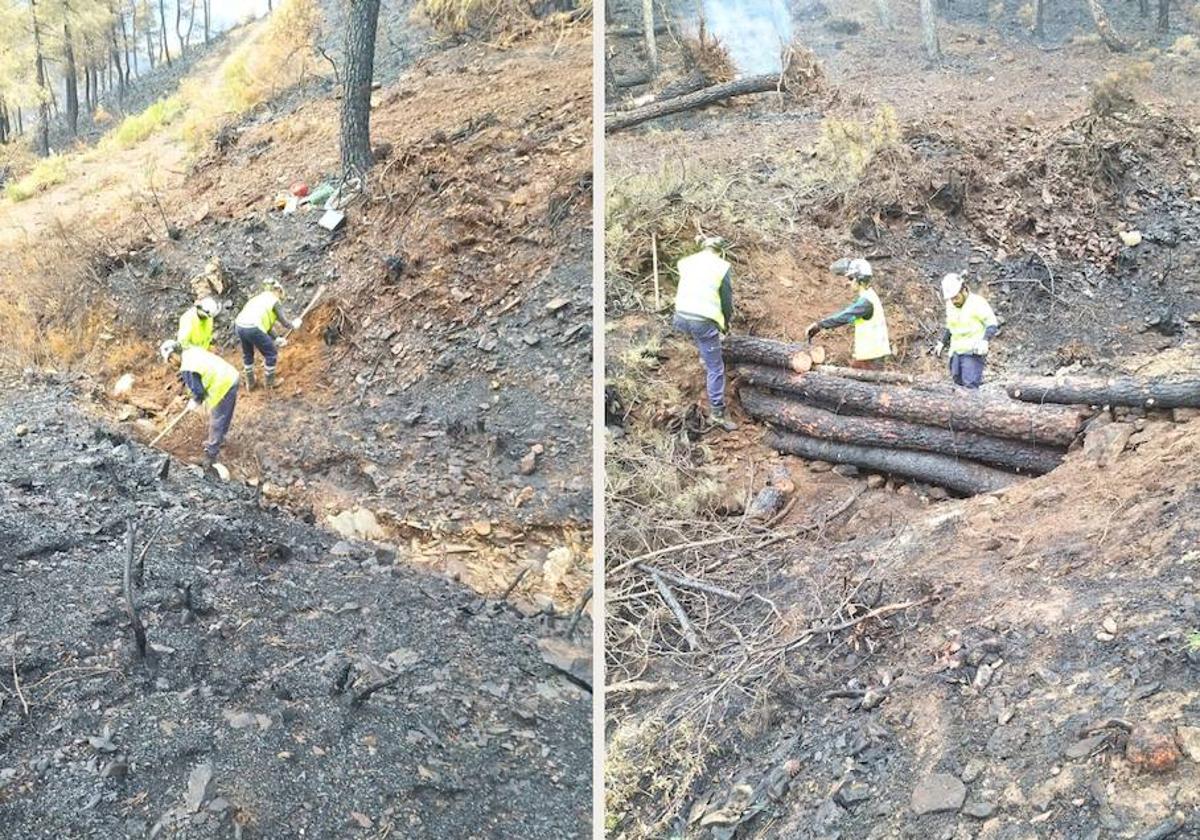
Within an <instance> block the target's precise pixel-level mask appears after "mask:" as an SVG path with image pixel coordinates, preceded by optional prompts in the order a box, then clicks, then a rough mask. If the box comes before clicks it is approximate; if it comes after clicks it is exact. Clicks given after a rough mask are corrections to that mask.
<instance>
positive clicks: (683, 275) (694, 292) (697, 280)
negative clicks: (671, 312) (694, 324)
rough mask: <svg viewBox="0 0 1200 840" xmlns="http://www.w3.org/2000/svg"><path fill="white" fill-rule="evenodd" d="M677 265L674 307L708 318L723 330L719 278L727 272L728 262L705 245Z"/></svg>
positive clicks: (723, 320) (685, 312)
mask: <svg viewBox="0 0 1200 840" xmlns="http://www.w3.org/2000/svg"><path fill="white" fill-rule="evenodd" d="M677 267H678V269H679V288H678V289H677V290H676V292H675V311H676V312H677V313H678V314H680V315H690V316H692V317H694V318H708V319H709V320H710V321H713V322H714V323H716V325H717V326H718V327H719V328H720V329H722V330H724V329H725V313H724V312H723V311H722V310H721V281H722V280H724V279H725V275H726V274H728V273H729V268H730V265H729V263H727V262H725V260H723V259H721V258H720V257H719V256H717V255H716V254H715V253H713V252H712V251H710V250H709V249H707V248H705V249H704V250H703V251H698V252H697V253H695V254H692V255H691V256H690V257H684V258H683V259H681V260H680V261H679V264H678V266H677Z"/></svg>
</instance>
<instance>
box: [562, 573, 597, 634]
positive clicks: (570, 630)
mask: <svg viewBox="0 0 1200 840" xmlns="http://www.w3.org/2000/svg"><path fill="white" fill-rule="evenodd" d="M590 600H592V587H590V586H589V587H588V588H587V589H586V590H585V591H584V593H583V595H581V596H580V598H579V603H578V604H576V605H575V612H574V613H572V614H571V623H570V625H568V627H567V638H568V639H569V638H571V637H572V636H574V635H575V628H576V627H578V626H579V619H581V618H583V610H584V608H585V607H586V606H587V605H588V601H590Z"/></svg>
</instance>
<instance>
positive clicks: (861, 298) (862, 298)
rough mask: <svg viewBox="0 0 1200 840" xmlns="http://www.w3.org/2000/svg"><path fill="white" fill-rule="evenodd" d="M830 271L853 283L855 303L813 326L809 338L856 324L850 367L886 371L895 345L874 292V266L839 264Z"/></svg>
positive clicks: (859, 261) (863, 262) (852, 262)
mask: <svg viewBox="0 0 1200 840" xmlns="http://www.w3.org/2000/svg"><path fill="white" fill-rule="evenodd" d="M829 270H830V271H832V272H833V273H834V274H844V275H845V276H846V277H847V278H848V279H849V281H850V286H851V288H852V289H853V291H854V294H855V298H854V302H853V303H851V304H850V305H849V306H847V307H846V308H845V309H843V310H842V311H841V312H835V313H834V314H833V315H830V316H829V317H827V318H822V319H821V320H820V321H817V322H816V323H814V324H809V325H808V329H806V330H805V331H804V335H805V338H807V339H808V340H809V341H812V340H813V336H815V335H816V334H817V333H819V332H820V331H821V330H831V329H834V328H835V327H841V326H845V325H846V324H853V325H854V348H853V350H852V351H851V360H850V366H851V367H854V368H866V369H873V368H879V367H882V366H883V360H884V359H886V358H887V357H888V356H890V355H892V344H891V340H890V339H889V337H888V327H887V318H886V317H884V314H883V302H882V301H880V300H879V295H877V294H876V293H875V290H874V289H873V288H871V274H872V272H871V264H870V263H869V262H867V261H866V260H864V259H854V260H838V261H837V262H835V263H834V264H833V265H831V266H830V267H829Z"/></svg>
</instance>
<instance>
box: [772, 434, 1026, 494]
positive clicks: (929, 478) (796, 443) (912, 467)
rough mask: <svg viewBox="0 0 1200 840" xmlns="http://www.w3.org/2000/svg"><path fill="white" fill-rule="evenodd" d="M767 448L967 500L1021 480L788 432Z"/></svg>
mask: <svg viewBox="0 0 1200 840" xmlns="http://www.w3.org/2000/svg"><path fill="white" fill-rule="evenodd" d="M767 446H770V447H771V448H772V449H776V450H778V451H780V452H786V453H787V454H789V455H797V456H799V457H801V458H807V459H808V460H810V461H828V462H830V463H833V464H853V465H854V466H856V467H860V468H862V469H866V470H875V471H876V472H883V473H890V474H891V475H898V476H902V477H904V478H909V479H915V480H916V481H923V482H925V483H926V484H936V485H938V486H939V487H945V488H946V489H947V490H953V491H955V492H957V493H963V494H965V495H968V496H973V495H975V494H977V493H990V492H992V491H994V490H1001V489H1003V488H1005V487H1008V486H1009V485H1011V484H1014V483H1016V482H1017V481H1020V480H1021V479H1019V478H1018V477H1017V476H1015V475H1013V474H1012V473H1006V472H1004V471H1002V470H997V469H993V468H991V467H985V466H983V465H982V464H974V463H971V462H970V461H960V460H958V459H956V458H950V457H947V456H946V455H934V454H931V453H929V452H908V451H906V450H903V449H875V448H872V447H870V446H858V445H856V444H853V443H833V442H831V441H827V440H817V439H816V438H811V437H806V436H804V435H797V434H793V433H791V432H771V433H770V434H769V435H767Z"/></svg>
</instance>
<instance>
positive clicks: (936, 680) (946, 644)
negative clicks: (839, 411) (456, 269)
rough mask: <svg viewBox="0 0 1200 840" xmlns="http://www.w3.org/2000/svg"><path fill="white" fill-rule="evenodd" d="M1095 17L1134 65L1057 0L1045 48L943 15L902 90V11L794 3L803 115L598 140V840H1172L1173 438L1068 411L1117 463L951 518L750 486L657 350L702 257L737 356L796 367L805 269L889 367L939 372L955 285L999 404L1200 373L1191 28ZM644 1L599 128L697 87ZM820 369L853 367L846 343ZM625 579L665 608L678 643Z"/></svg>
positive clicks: (1081, 455)
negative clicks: (739, 347) (654, 57)
mask: <svg viewBox="0 0 1200 840" xmlns="http://www.w3.org/2000/svg"><path fill="white" fill-rule="evenodd" d="M1106 5H1107V6H1108V7H1110V8H1109V12H1110V14H1111V15H1112V17H1113V21H1114V25H1116V26H1117V27H1118V28H1119V29H1120V30H1121V31H1122V32H1123V33H1124V34H1126V35H1127V36H1129V37H1130V39H1131V40H1136V41H1137V42H1138V45H1137V47H1136V48H1135V49H1134V50H1133V51H1132V52H1131V53H1129V54H1126V55H1114V54H1112V53H1109V52H1107V51H1106V49H1105V47H1104V46H1103V45H1102V44H1100V43H1099V42H1098V41H1097V40H1096V38H1095V36H1094V35H1093V34H1092V32H1093V30H1092V29H1091V28H1090V22H1088V21H1087V19H1086V11H1085V10H1084V8H1083V7H1082V6H1081V7H1079V9H1075V8H1074V7H1072V8H1068V7H1064V6H1053V5H1048V6H1047V10H1046V12H1047V27H1046V34H1045V35H1044V36H1043V37H1042V38H1040V39H1039V38H1035V37H1033V36H1032V35H1031V34H1030V33H1029V32H1028V29H1027V27H1026V26H1024V25H1021V24H1020V23H1019V21H1020V17H1019V10H1018V9H1017V8H1015V7H1013V4H1008V6H1001V5H996V4H993V5H992V6H986V5H985V4H982V3H975V4H965V5H964V4H961V3H959V4H954V5H953V6H947V7H946V8H945V9H943V10H942V11H941V12H940V14H941V18H940V20H939V31H940V36H941V42H942V48H943V53H944V56H943V60H942V61H941V62H940V63H939V64H937V65H936V66H930V65H929V64H928V63H927V62H926V61H925V60H924V58H923V57H922V55H921V43H920V37H919V30H918V27H917V20H916V10H915V7H914V8H913V9H905V10H900V9H896V10H895V11H896V13H897V20H896V27H895V29H893V30H885V29H884V28H883V27H881V26H880V25H879V24H878V23H877V21H876V17H875V6H874V5H872V4H859V5H852V6H848V7H839V8H838V9H836V10H835V9H833V8H832V7H827V6H826V5H825V4H820V3H812V4H793V5H792V6H791V11H792V17H791V24H792V28H793V29H792V36H793V37H794V39H795V43H796V45H797V46H798V47H799V48H800V49H802V50H807V51H811V53H812V55H813V56H814V57H815V59H816V63H817V66H818V67H819V68H820V70H819V73H818V74H817V76H816V82H815V84H813V85H812V86H810V87H809V88H808V89H806V90H804V91H803V92H801V93H800V94H799V95H778V94H766V95H757V96H745V97H738V98H736V99H733V100H730V101H728V102H727V103H725V104H722V105H717V106H711V107H709V108H707V109H704V110H696V111H688V112H684V113H681V114H674V115H671V116H668V117H666V118H662V119H658V120H655V121H652V122H648V123H645V124H643V125H639V126H636V127H633V128H629V129H625V130H621V131H618V132H614V133H611V134H610V135H609V136H608V143H607V149H606V155H607V159H606V166H607V172H606V177H607V183H606V219H605V225H606V234H607V235H606V249H607V253H606V275H607V278H606V291H607V298H606V300H607V304H606V306H607V312H606V317H607V322H608V327H607V333H606V351H607V360H606V368H607V377H606V397H607V405H606V417H607V423H608V430H607V435H606V440H607V452H608V454H607V463H606V467H607V490H606V509H607V511H608V515H607V516H608V518H607V525H606V561H605V562H606V569H607V580H608V583H607V594H606V598H607V613H608V614H607V617H606V622H607V626H606V657H607V681H608V695H607V697H608V699H607V709H608V711H607V718H606V720H607V724H606V726H607V742H608V746H607V749H608V768H609V769H608V772H607V777H606V795H607V805H608V826H609V831H610V836H613V837H618V838H643V837H660V836H676V837H688V838H693V837H694V838H724V840H730V838H751V837H776V836H787V837H805V838H828V839H831V838H843V839H844V838H851V837H855V838H858V837H864V838H867V837H869V838H876V837H879V838H882V837H917V836H922V837H924V836H932V837H939V838H947V839H948V840H949V838H955V840H957V838H963V840H965V839H966V838H988V839H989V840H995V839H996V838H1005V840H1027V838H1064V840H1065V839H1066V838H1071V839H1072V840H1074V838H1141V837H1143V836H1147V837H1149V836H1156V837H1168V836H1170V837H1178V838H1184V837H1187V838H1196V837H1200V811H1198V808H1200V802H1198V801H1197V800H1196V795H1195V791H1196V789H1197V778H1198V773H1200V765H1198V764H1197V761H1198V760H1200V752H1198V751H1197V748H1196V740H1195V739H1196V737H1197V727H1200V708H1198V705H1197V704H1198V703H1200V662H1198V657H1200V612H1198V611H1197V598H1198V597H1200V588H1198V585H1197V581H1198V580H1200V566H1198V565H1197V564H1198V562H1200V561H1198V559H1197V557H1198V555H1197V554H1196V534H1195V529H1194V528H1193V527H1192V524H1191V520H1192V518H1193V515H1192V513H1191V511H1193V510H1194V509H1195V507H1196V505H1197V504H1198V502H1200V480H1198V479H1200V473H1198V472H1197V469H1198V463H1200V462H1198V460H1197V459H1198V456H1200V452H1197V448H1196V442H1197V439H1198V438H1197V427H1196V420H1195V419H1193V417H1192V414H1191V413H1190V412H1188V411H1180V412H1178V413H1175V414H1173V413H1171V412H1145V411H1141V410H1132V411H1129V412H1126V411H1115V412H1102V411H1100V410H1098V409H1094V410H1093V412H1092V413H1093V414H1094V415H1095V416H1096V419H1095V420H1094V421H1093V423H1094V425H1093V426H1092V430H1093V431H1095V432H1096V439H1097V440H1100V439H1102V438H1103V437H1104V436H1105V435H1106V434H1109V433H1105V432H1104V431H1103V428H1102V427H1104V426H1105V425H1110V426H1111V425H1116V426H1117V429H1116V430H1115V431H1114V432H1113V433H1112V434H1114V435H1115V436H1116V437H1119V438H1120V440H1119V443H1120V445H1119V446H1117V445H1114V446H1113V448H1112V449H1111V450H1110V451H1109V452H1101V451H1099V449H1098V448H1095V447H1093V446H1083V447H1078V446H1077V447H1075V448H1074V449H1073V451H1072V452H1071V453H1070V454H1069V455H1068V457H1067V459H1066V461H1065V462H1064V464H1063V465H1062V466H1060V467H1059V468H1057V469H1055V470H1053V471H1052V472H1050V473H1049V474H1047V475H1044V476H1041V477H1038V478H1034V479H1030V480H1026V481H1022V482H1020V483H1019V484H1017V485H1015V486H1013V487H1011V488H1009V489H1007V490H1005V491H1001V492H998V493H991V494H985V495H982V496H978V497H975V498H972V499H956V498H952V497H951V494H949V493H947V492H946V491H944V490H942V489H940V488H936V487H931V486H927V485H924V484H921V483H919V482H913V481H906V480H901V479H897V478H895V477H891V476H887V475H873V474H867V473H866V472H865V471H858V470H855V469H854V468H849V467H845V466H838V467H835V468H834V469H830V465H829V464H823V463H817V462H813V463H810V462H806V461H804V460H801V459H798V458H794V457H789V456H782V455H780V454H779V453H777V452H775V451H774V450H772V449H770V448H768V447H767V446H766V445H765V444H764V443H763V438H764V434H765V432H766V431H767V429H766V427H765V426H762V425H759V424H756V423H755V422H754V421H753V420H752V419H751V418H749V417H747V416H746V415H745V414H743V413H742V412H741V411H740V409H739V406H738V401H737V391H738V383H737V381H736V378H734V379H733V381H731V383H730V391H731V393H732V394H733V397H732V399H731V405H732V409H733V416H734V418H735V419H736V420H738V421H739V423H740V424H741V428H740V429H739V430H738V431H736V432H734V433H732V434H721V433H719V432H712V431H705V430H703V428H702V425H701V424H700V423H699V422H698V408H699V406H700V404H701V403H702V402H703V393H704V376H703V371H702V369H701V367H700V363H699V360H698V359H697V357H696V352H695V348H694V346H693V345H692V344H691V343H690V342H689V341H688V340H687V339H686V337H681V336H678V335H676V334H674V333H673V332H672V331H671V329H670V322H669V313H670V304H671V298H672V293H673V290H674V282H675V277H674V264H675V261H676V260H678V259H679V257H680V256H681V255H683V254H684V253H686V252H687V251H688V249H689V248H690V247H692V241H693V237H694V235H695V234H696V232H697V230H699V229H702V230H703V231H704V232H705V233H713V234H719V235H721V236H724V237H725V238H727V239H728V240H729V241H730V242H731V246H732V247H731V249H730V255H731V257H730V259H731V261H732V263H733V266H734V268H733V281H734V287H733V290H734V304H735V313H736V314H735V320H734V324H733V332H735V333H746V334H753V335H759V336H764V337H769V338H777V339H785V340H789V341H798V340H802V339H803V333H804V329H805V327H806V325H808V324H809V323H811V322H813V321H815V320H817V319H819V318H821V317H824V316H826V315H828V314H830V313H832V312H834V311H836V310H838V309H840V308H841V307H842V306H844V305H845V304H846V303H847V302H848V301H847V300H845V299H844V298H845V284H844V281H843V280H842V279H841V278H839V277H836V276H834V275H832V274H831V273H830V272H829V270H828V267H829V265H830V264H831V263H832V262H833V261H834V260H836V259H839V258H841V257H846V256H863V257H866V258H868V259H869V260H871V262H872V264H873V266H874V269H875V288H876V290H877V291H878V292H879V294H880V296H881V297H882V299H883V301H884V303H885V306H886V307H887V316H888V322H889V327H890V331H891V337H892V344H893V348H894V350H895V358H894V360H893V362H892V366H893V367H894V368H895V369H897V370H902V371H905V372H907V373H912V374H917V375H919V376H923V377H926V378H931V377H933V378H936V377H940V376H942V375H944V374H943V368H942V365H943V362H940V361H938V360H937V359H936V358H935V357H934V355H933V352H932V349H933V346H934V344H935V343H936V341H937V337H938V332H939V331H940V327H941V320H942V303H941V300H940V297H939V295H938V281H939V280H940V278H941V276H942V274H943V273H945V272H949V271H963V272H965V273H966V274H967V276H968V280H969V282H971V283H972V284H973V287H974V288H976V289H978V290H981V291H982V292H983V293H984V294H985V295H986V296H987V297H988V298H989V300H990V301H991V303H992V305H993V306H994V308H995V310H996V312H997V314H998V316H999V318H1000V321H1001V330H1000V334H999V336H998V337H997V339H996V340H995V342H993V345H992V347H993V353H992V354H991V355H990V357H989V368H988V379H989V380H990V381H992V382H993V383H996V382H999V381H1001V380H1003V379H1004V378H1006V377H1010V376H1019V375H1039V374H1049V373H1066V374H1076V375H1084V376H1088V375H1093V376H1105V375H1115V374H1130V375H1139V376H1150V375H1165V374H1188V373H1190V374H1195V373H1196V372H1197V371H1200V361H1197V360H1198V359H1200V355H1198V351H1200V296H1198V293H1200V286H1198V285H1197V279H1196V278H1197V274H1196V271H1197V269H1198V268H1200V145H1198V139H1200V134H1198V132H1200V122H1198V116H1200V109H1198V107H1197V106H1198V105H1200V101H1198V100H1197V98H1196V87H1195V84H1194V81H1195V78H1196V72H1197V69H1198V66H1197V65H1196V64H1195V55H1194V53H1193V51H1192V50H1193V48H1194V43H1195V40H1194V39H1195V36H1196V35H1197V34H1198V33H1197V32H1196V30H1195V21H1194V20H1193V18H1191V17H1189V10H1188V9H1186V8H1183V9H1180V10H1179V14H1177V15H1176V16H1175V17H1173V23H1172V28H1171V30H1170V31H1169V32H1168V33H1165V34H1161V35H1160V34H1157V33H1154V32H1153V31H1152V27H1151V26H1150V25H1149V24H1148V23H1146V21H1145V20H1144V19H1139V18H1138V17H1137V14H1136V7H1135V6H1132V5H1128V6H1126V5H1117V4H1106ZM674 8H675V17H674V18H672V19H670V20H667V21H664V22H663V25H664V27H665V28H666V30H667V31H666V33H665V34H662V35H660V38H659V44H660V48H661V51H662V56H663V58H662V60H663V68H664V69H663V71H662V73H661V74H660V77H659V79H658V80H657V81H655V82H653V83H651V84H649V85H645V84H638V83H637V81H638V78H639V75H640V73H641V71H642V70H643V69H644V56H643V54H642V47H641V43H640V41H639V39H638V38H637V37H635V36H636V33H637V32H638V31H639V25H638V19H637V17H636V13H637V9H635V8H634V5H633V4H625V5H618V6H616V7H615V16H614V17H613V19H611V20H610V21H609V25H610V29H611V30H612V31H614V32H616V33H618V34H617V37H613V38H610V41H609V51H610V55H611V61H610V64H609V67H610V73H609V76H608V83H609V104H608V110H609V111H610V112H613V111H615V110H618V109H621V108H623V107H627V106H629V105H630V104H632V103H633V102H634V101H635V100H637V98H638V97H641V96H644V95H645V94H648V93H649V94H652V93H654V92H655V91H657V90H659V89H662V88H663V87H666V86H667V85H669V84H670V83H671V82H672V81H675V80H677V79H679V78H682V77H684V76H685V75H687V74H688V73H689V72H691V70H692V69H694V68H693V66H692V65H691V64H689V61H691V60H692V59H691V58H689V55H688V53H687V50H688V49H691V50H692V52H691V56H693V57H694V56H696V55H697V53H696V52H695V44H694V42H690V43H689V41H688V37H689V33H690V35H691V36H693V37H694V34H695V30H694V21H693V20H690V19H689V15H690V14H691V9H692V6H691V4H675V6H674ZM689 27H691V29H689ZM713 31H714V32H715V33H716V34H717V36H718V38H720V37H721V33H720V30H719V26H715V25H714V26H713ZM735 58H736V57H735ZM652 242H653V243H654V244H653V245H652ZM655 247H657V270H658V278H657V280H658V286H659V291H658V297H657V300H656V292H655V277H654V272H655V263H654V260H652V258H651V255H652V253H653V251H654V248H655ZM822 339H823V342H824V345H825V347H826V348H827V349H828V350H829V351H830V355H831V361H832V362H833V363H834V364H845V362H846V360H847V359H848V353H849V345H850V336H849V331H841V332H838V333H832V334H826V335H824V336H822ZM990 387H991V388H996V387H997V386H996V385H995V384H993V385H991V386H990ZM1117 431H1119V432H1120V435H1116V432H1117ZM1126 433H1128V434H1126ZM780 476H784V477H786V479H787V481H786V482H784V483H786V484H792V485H794V487H795V490H794V493H793V494H792V495H791V496H790V498H789V501H788V503H787V505H786V506H785V508H784V510H783V511H782V513H781V514H780V515H779V516H777V517H776V518H775V519H774V520H772V521H771V522H770V523H768V524H764V523H762V522H756V521H754V520H753V519H751V518H750V517H749V516H748V515H747V511H748V509H749V507H750V504H751V500H752V499H754V497H755V495H756V494H757V493H758V492H759V491H760V490H761V489H762V488H763V487H764V486H765V485H766V484H767V483H768V482H775V481H777V480H778V477H780ZM652 571H653V572H656V573H659V574H660V576H661V575H666V576H667V577H666V578H664V579H666V580H670V579H674V580H676V581H679V580H683V581H686V582H685V583H683V584H679V585H674V586H672V591H673V593H674V595H675V596H676V598H677V600H678V606H679V607H680V608H681V611H682V612H683V614H684V615H685V616H688V617H690V620H691V621H692V623H693V624H694V627H693V628H692V631H693V633H694V637H693V640H692V641H689V639H688V633H687V632H686V631H685V629H684V628H683V627H682V626H681V623H680V621H679V618H678V613H677V612H676V611H675V610H674V609H673V608H672V606H671V605H670V604H668V603H667V602H666V601H665V600H664V599H663V597H662V596H661V590H660V588H659V587H658V586H657V584H656V581H655V579H654V578H653V577H652V575H651V574H650V573H651V572H652ZM696 584H701V585H702V586H698V585H696ZM704 586H707V589H705V588H703V587H704ZM693 644H695V647H694V648H693ZM1156 829H1157V830H1159V831H1160V832H1162V833H1160V834H1152V833H1151V832H1153V831H1154V830H1156Z"/></svg>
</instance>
